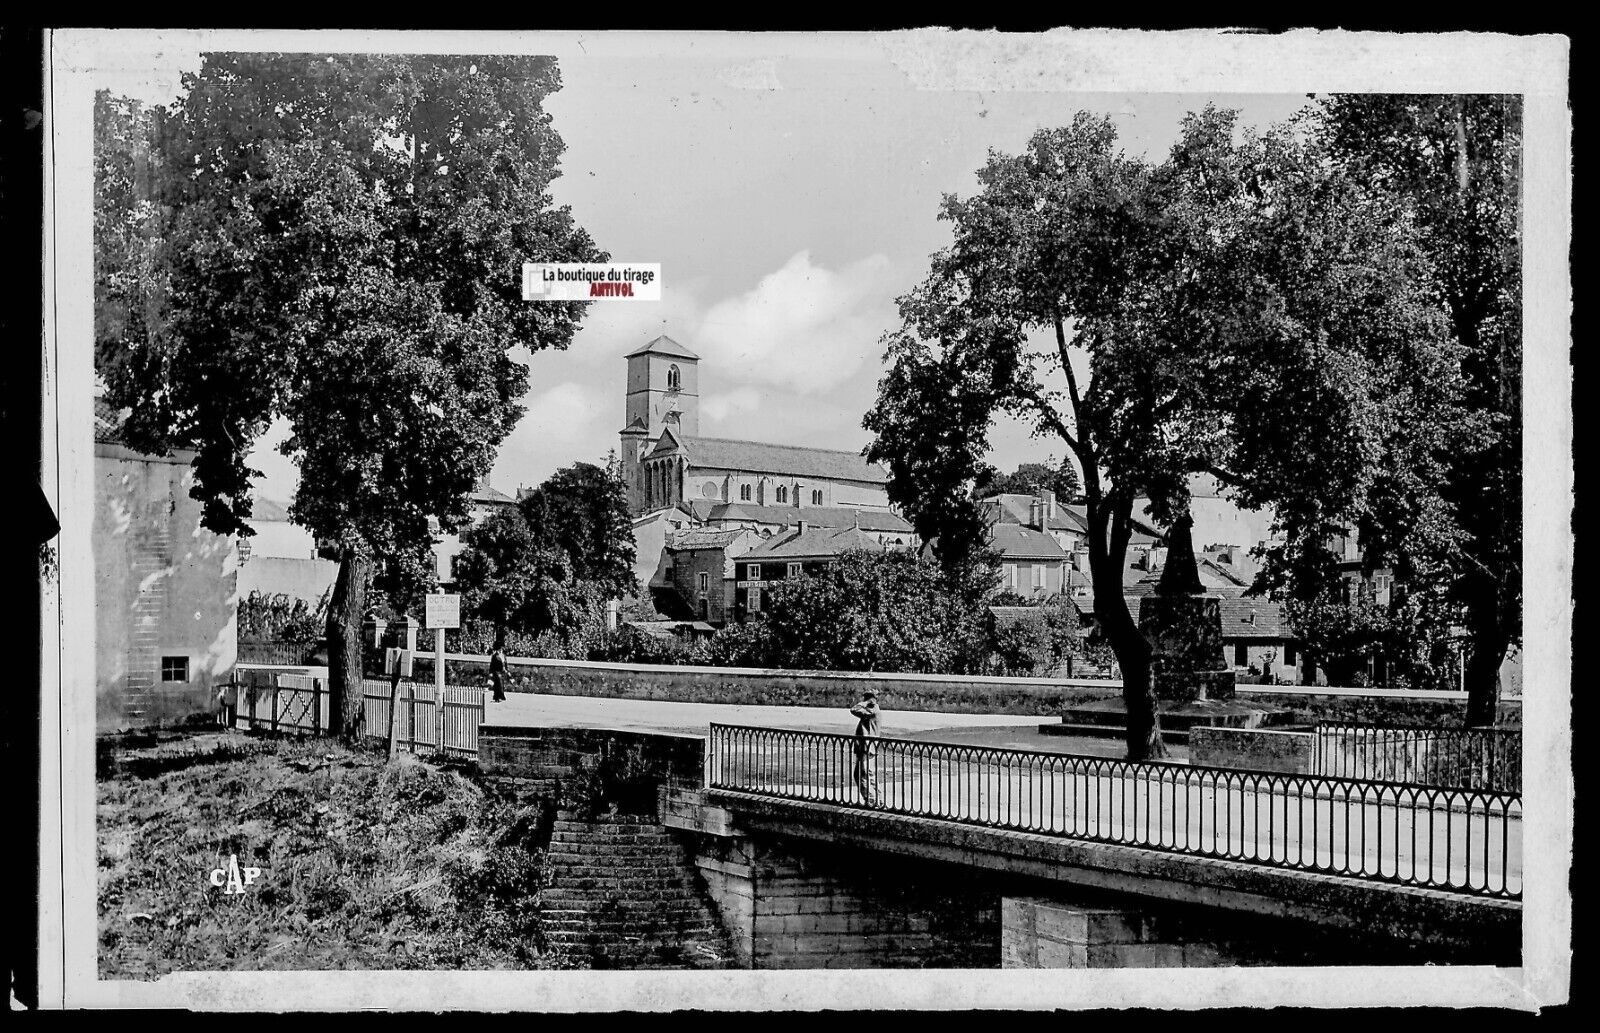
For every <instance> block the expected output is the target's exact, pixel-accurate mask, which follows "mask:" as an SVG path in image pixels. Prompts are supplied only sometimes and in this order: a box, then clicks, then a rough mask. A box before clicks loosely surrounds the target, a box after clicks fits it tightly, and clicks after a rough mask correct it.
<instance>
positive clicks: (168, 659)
mask: <svg viewBox="0 0 1600 1033" xmlns="http://www.w3.org/2000/svg"><path fill="white" fill-rule="evenodd" d="M161 680H162V681H188V680H189V658H188V657H186V656H164V657H162V658H161Z"/></svg>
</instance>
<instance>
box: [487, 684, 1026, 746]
mask: <svg viewBox="0 0 1600 1033" xmlns="http://www.w3.org/2000/svg"><path fill="white" fill-rule="evenodd" d="M1051 720H1053V719H1052V718H1048V717H1036V718H1028V717H1019V716H1018V715H1016V714H939V713H927V712H922V711H911V710H904V711H902V710H885V711H884V712H883V715H882V717H881V718H880V719H879V732H880V734H882V735H886V736H890V737H894V736H909V735H916V736H919V737H921V736H923V735H925V734H927V733H930V732H935V731H939V730H942V729H953V730H958V731H960V732H970V731H972V730H974V729H1006V730H1007V734H1008V735H1009V734H1012V733H1013V732H1015V733H1016V734H1022V733H1021V732H1020V731H1017V730H1018V729H1022V730H1027V729H1036V728H1037V727H1038V726H1039V725H1040V724H1043V723H1045V722H1048V721H1051ZM483 721H484V724H489V725H510V726H513V727H518V728H615V729H618V730H621V731H639V732H678V733H682V734H687V735H705V734H706V732H707V729H708V728H709V727H710V725H711V722H713V721H715V722H717V723H718V724H729V725H750V726H754V727H758V728H793V729H798V730H800V731H807V732H836V733H839V734H841V735H848V734H850V733H851V732H854V731H855V727H856V719H855V718H854V717H852V716H850V712H849V710H847V709H846V708H844V707H838V708H832V707H760V706H748V705H744V704H728V703H674V702H669V701H665V700H650V699H610V698H602V697H597V696H544V695H536V694H534V693H526V692H513V693H508V694H507V695H506V701H505V702H504V703H494V702H489V703H486V704H485V713H484V716H483ZM1034 734H1035V735H1037V733H1036V732H1035V733H1034ZM1039 738H1041V739H1042V738H1046V737H1045V736H1039Z"/></svg>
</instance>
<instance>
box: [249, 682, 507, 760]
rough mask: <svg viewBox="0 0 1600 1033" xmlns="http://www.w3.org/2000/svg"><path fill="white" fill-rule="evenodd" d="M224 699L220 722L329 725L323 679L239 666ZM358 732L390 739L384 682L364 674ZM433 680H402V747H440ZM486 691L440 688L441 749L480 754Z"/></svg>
mask: <svg viewBox="0 0 1600 1033" xmlns="http://www.w3.org/2000/svg"><path fill="white" fill-rule="evenodd" d="M229 688H230V690H231V691H230V692H228V693H225V695H224V699H223V715H222V721H223V724H224V725H226V726H228V727H230V728H248V729H254V730H261V731H271V732H309V733H311V734H312V735H322V734H324V733H325V732H326V731H327V730H328V729H329V728H330V727H331V725H332V721H331V720H330V714H329V696H330V693H329V692H328V687H327V685H326V684H325V683H324V681H323V679H321V678H313V677H311V676H309V675H300V674H280V673H278V672H276V671H263V670H252V669H249V668H241V669H239V670H238V672H237V674H236V675H235V680H234V682H233V684H232V685H231V686H230V687H229ZM361 690H362V691H361V695H362V707H361V711H362V734H363V735H364V736H365V737H367V738H369V739H379V740H382V741H387V740H388V738H389V697H390V689H389V683H388V682H387V681H379V680H377V679H374V678H367V679H363V680H362V683H361ZM436 703H437V701H436V700H435V698H434V686H433V683H432V682H426V683H419V682H411V681H405V682H401V684H400V709H399V712H398V713H397V714H396V718H397V719H398V724H397V726H396V729H395V732H396V736H397V738H398V740H399V744H400V746H401V748H403V749H406V750H409V751H411V752H413V753H415V752H417V751H418V750H419V749H422V750H428V751H436V750H437V749H438V730H439V722H438V718H437V711H436V710H435V706H436ZM484 709H485V708H484V690H483V689H482V688H481V687H478V686H470V685H446V686H445V687H444V749H445V752H447V753H458V754H463V755H465V756H469V757H476V756H477V755H478V726H479V725H481V724H482V723H483V716H484Z"/></svg>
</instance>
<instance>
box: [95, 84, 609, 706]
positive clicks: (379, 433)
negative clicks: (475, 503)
mask: <svg viewBox="0 0 1600 1033" xmlns="http://www.w3.org/2000/svg"><path fill="white" fill-rule="evenodd" d="M559 87H560V77H559V73H558V71H557V68H556V64H555V61H554V60H553V59H551V58H545V57H503V56H495V57H436V56H428V57H418V56H367V55H306V54H208V55H205V56H204V58H203V62H202V65H201V67H200V70H199V71H198V72H196V73H194V74H191V75H186V76H185V77H184V80H183V91H184V92H183V95H182V96H181V97H180V99H179V100H178V101H176V102H175V103H174V104H173V106H172V108H171V110H170V112H168V113H167V114H166V116H165V118H164V119H163V120H162V125H161V127H160V129H161V131H160V133H159V134H158V136H157V138H156V141H155V144H156V154H157V159H158V160H156V161H154V162H153V168H154V169H155V170H156V172H157V175H156V176H155V177H154V180H153V184H152V194H153V200H154V203H153V205H152V206H151V207H152V209H153V211H152V212H150V213H149V216H148V217H149V219H150V220H152V221H153V222H154V223H155V227H154V229H152V230H151V231H150V232H149V233H148V234H147V238H148V239H154V240H157V241H159V249H158V255H157V265H158V267H159V269H160V271H161V275H162V277H163V282H162V284H161V287H162V290H163V297H162V298H161V299H160V304H159V306H146V311H159V313H160V319H159V320H158V321H150V320H146V321H145V322H144V323H143V324H142V325H139V326H133V325H132V324H131V323H130V324H129V325H130V327H131V330H130V332H128V333H126V334H123V335H121V337H120V340H119V341H118V342H117V344H118V346H119V349H120V351H121V353H122V354H120V355H118V356H117V357H116V359H115V361H105V362H103V363H102V373H103V375H104V376H105V378H106V380H107V381H108V386H109V397H110V400H111V401H112V402H113V403H114V404H118V405H122V406H127V407H130V408H131V409H132V415H131V417H130V418H129V421H128V425H127V430H126V433H127V435H128V437H129V439H130V443H132V444H134V445H136V446H141V447H145V448H149V449H152V450H156V451H160V450H163V449H165V448H167V447H170V446H171V445H172V444H173V443H174V442H178V441H182V442H192V443H193V444H194V445H195V447H196V448H197V457H196V459H195V463H194V470H195V482H196V483H195V487H194V489H193V493H194V495H195V496H196V498H198V499H200V500H201V501H202V503H203V517H202V519H203V521H204V523H205V525H206V526H207V527H208V528H210V529H211V530H213V531H216V532H218V533H221V534H238V535H247V534H249V533H250V531H249V528H248V527H247V525H246V524H245V522H244V521H245V519H246V518H247V517H248V516H249V515H250V506H251V478H252V475H253V473H254V471H252V470H251V469H250V468H249V467H248V466H247V463H246V459H247V456H248V454H249V452H250V450H251V448H252V447H253V446H254V444H255V443H256V441H257V440H258V439H259V438H260V436H261V434H262V433H263V432H264V431H265V430H266V428H267V427H268V426H269V424H270V423H271V421H272V420H274V419H276V418H282V419H285V420H287V421H288V424H289V426H290V436H289V438H288V440H287V441H286V442H285V443H284V445H283V446H282V447H283V451H284V452H285V453H286V454H288V455H289V456H291V457H292V458H293V459H294V460H295V461H296V463H297V465H298V467H299V471H300V483H299V488H298V490H297V492H296V495H295V498H294V500H293V502H292V504H291V505H290V514H291V516H292V517H293V518H294V519H295V520H296V521H297V522H299V523H301V524H302V525H304V526H305V527H307V528H308V529H309V530H310V531H311V532H312V533H313V534H314V535H315V536H316V537H317V538H318V540H319V541H320V542H322V543H323V547H324V548H325V549H326V550H327V552H328V554H329V555H331V556H334V557H336V558H337V559H338V561H339V573H338V577H337V580H336V583H335V588H334V594H333V599H332V602H331V605H330V608H329V616H328V637H329V661H330V668H331V670H330V675H331V677H330V688H331V691H332V693H333V696H334V704H335V712H336V713H337V714H338V715H339V716H338V718H337V720H338V722H339V726H340V730H341V731H342V732H343V733H344V734H346V735H353V734H356V733H357V732H358V731H359V723H360V717H361V693H360V691H359V685H360V677H361V650H360V624H361V619H362V616H363V613H364V610H365V593H366V586H367V583H368V580H369V578H370V575H371V573H372V571H373V568H374V564H375V563H384V562H389V561H394V562H399V563H410V562H411V561H412V560H414V558H415V557H416V556H417V555H418V554H419V553H420V552H421V551H422V550H423V549H425V548H426V546H427V544H428V542H429V540H430V537H431V534H430V530H429V526H428V524H429V517H436V518H437V519H438V520H439V522H440V523H441V525H442V526H443V527H444V528H445V529H447V530H448V529H452V528H455V527H458V526H460V525H461V523H462V522H463V521H464V520H465V518H466V511H467V497H468V493H469V491H470V490H471V488H472V486H473V485H474V483H475V482H476V481H477V480H478V478H479V477H481V476H482V475H483V474H485V473H486V472H487V471H488V469H489V468H490V466H491V465H492V463H493V460H494V456H495V451H496V448H497V446H498V445H499V443H500V441H501V440H503V439H504V437H505V436H506V434H507V433H508V432H509V431H510V430H511V428H512V426H513V425H514V424H515V422H516V420H517V418H518V417H519V416H520V415H521V412H522V409H521V406H520V405H519V404H518V399H519V398H520V397H521V396H522V395H523V393H524V392H525V391H526V388H527V373H526V369H525V367H524V365H523V364H522V363H520V362H518V361H517V360H516V359H515V358H513V356H512V351H513V349H516V348H519V347H520V348H526V349H528V350H530V351H538V350H540V349H543V348H552V347H553V348H563V347H565V346H566V345H567V344H568V343H569V341H570V340H571V338H572V334H573V333H574V331H575V330H576V328H577V325H578V321H579V319H580V318H581V315H582V311H583V306H582V305H581V304H577V303H544V304H538V305H530V304H525V303H524V302H522V300H521V298H520V290H519V287H520V277H519V270H520V265H521V263H522V262H524V261H603V260H605V259H606V257H607V256H606V255H605V254H603V253H602V252H600V251H598V250H597V249H596V248H595V246H594V244H593V243H592V241H591V240H590V239H589V237H588V235H587V234H586V233H584V231H583V230H582V229H581V228H579V227H578V226H576V225H575V224H574V222H573V220H572V218H571V214H570V212H569V211H568V210H567V209H565V208H560V207H557V206H555V205H554V204H553V203H552V200H551V198H550V195H549V192H548V191H549V186H550V182H551V180H552V179H554V177H555V176H556V175H557V163H558V159H559V157H560V154H561V151H562V143H561V140H560V137H559V136H558V135H557V134H556V132H555V130H554V128H553V127H552V125H551V122H550V117H549V115H548V114H546V113H545V111H544V100H545V98H546V97H547V96H549V95H550V94H551V93H552V92H553V91H555V90H556V89H558V88H559ZM107 350H108V349H107V348H106V346H105V343H103V344H102V348H101V351H102V352H104V351H107Z"/></svg>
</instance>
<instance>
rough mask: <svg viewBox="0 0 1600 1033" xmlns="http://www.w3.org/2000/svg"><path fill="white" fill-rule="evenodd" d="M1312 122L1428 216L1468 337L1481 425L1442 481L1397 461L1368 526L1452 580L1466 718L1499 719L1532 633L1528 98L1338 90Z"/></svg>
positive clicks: (1378, 547)
mask: <svg viewBox="0 0 1600 1033" xmlns="http://www.w3.org/2000/svg"><path fill="white" fill-rule="evenodd" d="M1313 126H1314V128H1315V130H1316V132H1317V133H1318V134H1319V135H1320V137H1321V138H1322V139H1323V140H1324V141H1326V146H1327V148H1328V150H1329V153H1330V154H1331V156H1332V157H1333V159H1334V160H1335V161H1336V162H1337V163H1338V165H1339V166H1340V167H1341V168H1342V169H1345V170H1347V171H1348V172H1349V173H1350V174H1352V175H1354V176H1359V177H1361V178H1363V179H1364V180H1366V181H1368V182H1371V183H1372V184H1373V185H1374V187H1375V189H1377V190H1378V191H1380V192H1382V194H1383V195H1384V196H1385V198H1386V200H1387V202H1388V203H1390V204H1392V205H1395V206H1396V207H1398V208H1401V209H1403V210H1404V211H1405V212H1406V213H1407V214H1408V216H1409V218H1410V219H1412V220H1413V221H1414V222H1415V223H1416V224H1417V226H1418V227H1419V229H1420V231H1421V233H1420V236H1421V241H1422V245H1423V247H1424V249H1425V250H1426V252H1427V254H1428V255H1429V257H1430V259H1431V262H1430V263H1429V266H1428V269H1427V275H1426V279H1425V281H1424V283H1425V284H1426V289H1427V290H1428V292H1429V293H1430V295H1431V296H1432V297H1433V299H1434V301H1435V303H1436V304H1437V305H1439V306H1440V307H1441V308H1442V309H1443V310H1444V311H1445V312H1446V313H1447V314H1448V316H1449V326H1450V330H1451V332H1452V334H1453V336H1454V338H1455V340H1456V342H1457V343H1458V344H1459V345H1460V346H1461V353H1460V357H1459V361H1460V368H1461V374H1462V378H1463V381H1464V390H1463V402H1464V406H1465V408H1466V412H1467V416H1468V418H1469V419H1470V420H1471V427H1470V432H1469V433H1456V434H1455V435H1454V440H1453V443H1452V447H1450V448H1449V449H1448V450H1446V451H1444V452H1443V456H1442V466H1443V476H1442V482H1443V483H1442V486H1441V487H1439V488H1438V490H1437V492H1436V493H1435V494H1430V492H1429V491H1422V492H1419V491H1418V490H1417V485H1416V484H1415V483H1414V481H1413V478H1412V477H1411V470H1410V468H1409V467H1408V466H1405V465H1399V466H1397V467H1396V477H1395V479H1394V482H1393V483H1390V484H1384V485H1381V486H1380V487H1381V489H1382V490H1381V491H1379V492H1377V493H1375V504H1374V506H1373V507H1372V508H1371V510H1370V512H1369V513H1368V514H1367V515H1366V519H1365V520H1364V521H1363V522H1362V532H1363V538H1364V545H1365V546H1366V547H1367V549H1368V551H1369V553H1371V554H1373V555H1374V556H1377V557H1380V558H1382V559H1383V560H1385V561H1387V562H1393V563H1395V564H1396V565H1397V567H1399V569H1400V573H1401V575H1402V576H1403V577H1405V578H1406V580H1407V581H1409V582H1411V583H1412V584H1413V586H1414V588H1415V589H1416V590H1417V591H1419V592H1420V591H1422V590H1423V589H1424V587H1425V586H1427V587H1430V588H1442V589H1443V591H1442V592H1438V593H1436V594H1437V595H1438V597H1439V599H1440V601H1441V602H1442V604H1443V605H1445V606H1447V607H1451V608H1459V612H1460V613H1461V615H1462V618H1463V621H1462V622H1463V623H1464V624H1465V625H1466V626H1467V627H1468V629H1469V631H1470V633H1471V639H1472V643H1473V649H1472V652H1471V659H1470V661H1469V663H1468V669H1467V676H1466V680H1467V692H1468V720H1469V721H1470V722H1472V723H1487V722H1489V721H1492V720H1493V716H1494V710H1495V707H1494V703H1495V699H1496V692H1497V681H1496V678H1497V674H1498V670H1499V667H1500V663H1501V661H1502V660H1503V659H1504V657H1505V654H1506V652H1507V649H1508V648H1509V647H1510V646H1512V645H1515V644H1516V643H1517V642H1519V641H1520V639H1521V632H1522V289H1521V288H1522V207H1521V196H1522V102H1521V98H1520V97H1516V96H1483V95H1468V94H1453V95H1445V96H1440V95H1433V96H1410V95H1394V94H1360V95H1355V94H1350V95H1338V96H1333V97H1329V98H1326V99H1325V100H1324V101H1323V102H1322V103H1321V104H1320V105H1319V107H1318V109H1317V110H1316V112H1315V115H1314V120H1313ZM1428 487H1429V488H1432V485H1429V486H1428ZM1419 495H1420V496H1421V497H1422V498H1423V499H1424V500H1425V501H1424V502H1423V503H1421V504H1419V503H1418V502H1417V501H1416V500H1417V498H1418V497H1419ZM1435 499H1437V501H1435ZM1435 623H1438V621H1436V622H1435Z"/></svg>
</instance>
